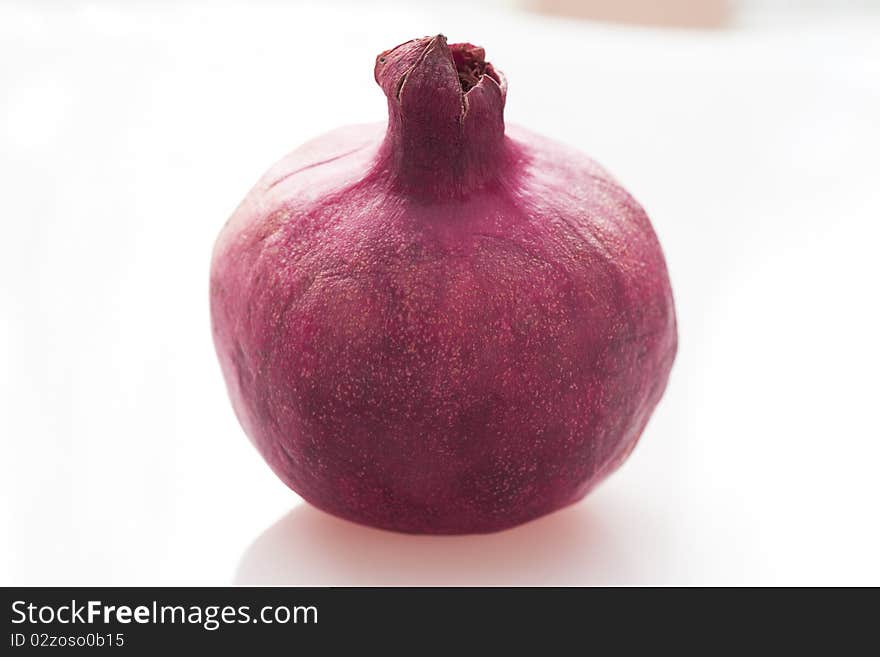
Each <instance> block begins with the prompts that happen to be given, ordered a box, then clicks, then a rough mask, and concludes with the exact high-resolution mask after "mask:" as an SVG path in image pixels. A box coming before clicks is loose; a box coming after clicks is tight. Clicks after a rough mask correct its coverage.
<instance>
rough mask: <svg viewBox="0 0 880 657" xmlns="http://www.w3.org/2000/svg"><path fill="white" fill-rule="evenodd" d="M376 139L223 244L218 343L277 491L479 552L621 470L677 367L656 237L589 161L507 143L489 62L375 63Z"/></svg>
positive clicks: (262, 190) (367, 129)
mask: <svg viewBox="0 0 880 657" xmlns="http://www.w3.org/2000/svg"><path fill="white" fill-rule="evenodd" d="M376 79H377V81H378V82H379V84H380V86H381V87H382V88H383V90H384V91H385V92H386V95H387V96H388V105H389V122H388V125H387V126H355V127H349V128H343V129H341V130H337V131H335V132H332V133H330V134H328V135H325V136H323V137H320V138H318V139H316V140H314V141H312V142H310V143H308V144H306V145H304V146H302V147H301V148H299V149H297V150H296V151H294V152H293V153H291V154H290V155H288V156H287V157H286V158H284V159H283V160H282V161H281V162H279V163H278V164H276V165H275V166H274V167H273V168H272V169H271V170H270V171H269V172H268V173H267V174H266V175H265V176H264V177H263V178H262V179H261V180H260V181H259V183H258V184H257V185H256V187H254V189H253V190H252V191H251V192H250V193H249V194H248V196H247V197H246V199H245V200H244V201H243V202H242V204H241V206H240V207H239V208H238V209H237V210H236V211H235V213H234V215H233V216H232V218H231V219H230V220H229V221H228V222H227V224H226V226H225V227H224V229H223V231H222V232H221V234H220V237H219V238H218V240H217V243H216V246H215V250H214V256H213V263H212V269H211V316H212V322H213V332H214V341H215V345H216V349H217V353H218V356H219V359H220V363H221V366H222V370H223V374H224V376H225V379H226V383H227V386H228V389H229V394H230V397H231V399H232V403H233V405H234V408H235V411H236V414H237V415H238V418H239V420H240V422H241V424H242V426H243V427H244V429H245V431H246V432H247V434H248V436H250V438H251V440H252V441H253V443H254V444H255V445H256V447H257V449H258V450H259V451H260V453H261V454H262V455H263V457H264V458H265V459H266V461H267V462H268V463H269V465H270V466H271V467H272V469H273V470H274V471H275V473H276V474H277V475H278V476H279V477H280V478H281V479H282V480H283V481H284V482H285V483H286V484H287V485H288V486H290V487H291V488H292V489H293V490H295V491H296V492H297V493H299V494H300V495H302V497H304V498H305V499H306V500H307V501H309V502H310V503H312V504H314V505H315V506H317V507H319V508H321V509H324V510H325V511H328V512H330V513H333V514H335V515H338V516H341V517H343V518H347V519H349V520H353V521H356V522H360V523H364V524H367V525H372V526H375V527H381V528H386V529H391V530H397V531H403V532H416V533H431V534H453V533H476V532H491V531H496V530H500V529H504V528H507V527H511V526H514V525H517V524H519V523H522V522H525V521H527V520H530V519H533V518H536V517H538V516H541V515H543V514H546V513H549V512H551V511H554V510H556V509H559V508H561V507H564V506H566V505H569V504H571V503H573V502H575V501H577V500H579V499H580V498H582V497H583V496H584V495H585V494H586V493H587V492H588V491H589V490H590V489H591V488H593V487H594V486H595V485H596V484H597V483H598V482H599V481H601V480H602V479H603V478H604V477H605V476H606V475H608V474H609V473H610V472H612V471H614V470H615V469H616V468H617V467H618V466H619V465H620V464H621V463H622V462H623V461H624V459H625V458H626V457H627V455H628V454H629V453H630V451H631V450H632V449H633V447H634V446H635V444H636V442H637V441H638V438H639V436H640V434H641V433H642V430H643V429H644V427H645V424H646V423H647V421H648V418H649V417H650V415H651V412H652V411H653V409H654V407H655V405H656V404H657V402H658V401H659V399H660V397H661V395H662V394H663V390H664V388H665V386H666V381H667V378H668V375H669V371H670V368H671V367H672V362H673V359H674V357H675V351H676V342H677V338H676V321H675V312H674V308H673V300H672V292H671V289H670V286H669V279H668V276H667V271H666V265H665V263H664V259H663V255H662V252H661V250H660V246H659V244H658V242H657V239H656V237H655V235H654V232H653V230H652V228H651V225H650V223H649V221H648V217H647V216H646V215H645V212H644V211H643V210H642V208H641V207H640V206H639V205H638V203H636V202H635V201H634V200H633V198H632V197H631V196H630V195H629V194H628V193H627V192H626V191H625V190H624V189H623V188H622V187H621V186H620V185H619V184H618V183H617V182H615V181H614V180H613V179H612V178H611V177H610V176H609V175H608V174H607V173H606V172H605V171H604V170H603V169H601V168H600V167H599V166H598V165H597V164H595V163H594V162H592V161H591V160H590V159H588V158H587V157H585V156H584V155H582V154H581V153H579V152H577V151H574V150H571V149H569V148H566V147H565V146H562V145H560V144H558V143H555V142H553V141H550V140H548V139H544V138H542V137H539V136H537V135H534V134H532V133H529V132H526V131H524V130H521V129H518V128H511V127H508V128H507V129H506V130H505V126H504V120H503V108H504V99H505V92H506V82H505V80H504V78H503V76H502V75H501V74H500V73H499V72H498V71H496V70H495V69H494V68H493V67H492V66H491V64H487V63H485V62H484V61H483V52H482V50H481V49H479V48H477V47H475V46H471V45H470V44H455V45H451V46H450V45H447V43H446V40H445V38H443V37H442V36H437V37H433V38H424V39H416V40H413V41H410V42H407V43H405V44H402V45H400V46H398V47H397V48H394V49H392V50H389V51H386V52H385V53H382V55H380V56H379V57H378V58H377V62H376Z"/></svg>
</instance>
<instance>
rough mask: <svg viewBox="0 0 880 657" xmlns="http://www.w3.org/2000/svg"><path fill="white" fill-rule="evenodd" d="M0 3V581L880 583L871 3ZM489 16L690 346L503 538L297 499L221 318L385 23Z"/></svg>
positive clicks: (456, 29)
mask: <svg viewBox="0 0 880 657" xmlns="http://www.w3.org/2000/svg"><path fill="white" fill-rule="evenodd" d="M445 5H446V7H445V8H444V9H442V10H435V9H429V6H428V5H416V6H409V7H408V8H407V7H406V5H385V4H371V5H369V6H367V5H366V4H365V3H360V4H357V3H352V4H350V5H346V4H338V3H327V2H324V3H319V4H317V5H300V4H296V3H287V4H283V5H272V4H266V5H262V4H255V3H249V6H246V5H245V4H236V3H224V4H222V5H219V4H218V5H211V4H188V5H180V4H176V3H167V4H166V3H143V4H136V3H128V4H123V3H120V4H119V5H114V4H110V3H98V4H86V3H64V4H61V3H58V4H54V3H28V4H25V3H14V2H13V3H11V4H10V3H5V4H4V5H3V6H2V7H0V190H2V193H0V221H2V230H0V435H2V454H0V584H162V583H168V584H227V583H230V582H233V581H235V582H265V583H295V584H593V583H596V584H739V583H750V584H774V583H787V584H869V583H870V584H875V585H876V584H880V559H878V558H877V555H878V554H880V527H878V515H880V514H878V502H880V475H878V473H880V431H878V428H877V408H878V392H880V390H878V387H880V386H878V378H877V372H878V368H880V351H878V340H880V322H878V319H880V317H878V292H877V283H878V280H880V275H878V264H877V250H878V242H880V228H878V226H880V191H878V190H880V38H878V35H880V19H878V16H877V14H858V15H827V16H806V17H800V18H798V19H797V20H796V21H795V22H791V21H790V20H773V21H765V20H741V21H740V23H739V24H738V25H737V26H736V27H735V28H734V29H729V30H714V31H705V32H700V31H675V30H655V29H644V28H641V29H636V28H625V27H621V26H612V25H602V24H593V23H588V22H567V21H563V20H558V19H547V18H542V17H540V16H538V15H536V14H532V13H527V12H514V11H510V10H506V9H504V8H502V7H490V8H489V9H486V10H485V11H480V10H477V9H475V8H474V7H473V6H467V5H460V4H458V3H455V2H450V3H445ZM439 31H442V32H443V33H445V34H446V35H448V36H449V38H450V40H452V41H458V40H470V41H475V42H478V43H480V44H482V45H484V46H486V48H487V50H488V56H489V58H490V59H491V60H492V61H493V62H495V63H496V65H497V66H498V67H499V68H501V69H502V70H503V71H505V72H506V74H507V77H508V80H509V83H510V94H509V97H508V111H507V117H508V120H509V121H511V122H517V123H521V124H524V125H527V126H528V127H531V128H532V129H535V130H537V131H540V132H544V133H546V134H549V135H551V136H554V137H557V138H559V139H562V140H565V141H568V142H570V143H572V144H574V145H576V146H579V147H581V148H582V149H583V150H584V151H586V152H588V153H590V154H591V155H592V156H594V157H595V158H596V159H598V160H599V161H600V162H602V163H603V164H604V165H606V166H607V167H608V168H609V169H610V170H611V171H612V172H613V173H614V174H615V175H616V176H617V177H618V178H619V179H620V180H621V181H622V182H623V183H624V184H625V185H626V186H627V187H628V188H629V189H630V190H631V191H632V192H633V193H634V194H635V196H636V197H637V198H638V199H639V200H640V201H641V202H642V204H643V205H644V206H645V207H646V209H647V210H648V213H649V214H650V216H651V217H652V219H653V221H654V225H655V227H656V229H657V232H658V234H659V236H660V238H661V241H662V243H663V246H664V248H665V251H666V254H667V259H668V262H669V267H670V271H671V276H672V281H673V287H674V290H675V293H676V300H677V307H678V314H679V322H680V352H679V356H678V360H677V362H676V365H675V368H674V370H673V373H672V378H671V382H670V386H669V389H668V391H667V393H666V396H665V398H664V400H663V401H662V402H661V404H660V406H659V408H658V410H657V412H656V414H655V416H654V418H653V419H652V421H651V423H650V424H649V426H648V429H647V431H646V433H645V435H644V437H643V440H642V443H641V444H640V446H639V447H638V449H637V450H636V451H635V453H634V454H633V456H632V457H631V459H630V460H629V461H628V463H627V464H626V465H625V466H624V467H623V468H622V469H621V470H620V471H619V472H618V473H617V474H616V475H614V476H613V477H612V478H611V479H609V480H608V481H607V482H606V483H605V484H604V485H603V486H601V487H600V489H599V490H597V491H596V492H595V493H594V494H592V495H591V496H590V497H589V498H587V500H585V501H584V502H583V503H581V504H579V505H577V506H575V507H572V508H570V509H568V510H565V511H563V512H560V513H557V514H554V515H552V516H550V517H547V518H544V519H541V520H538V521H535V522H533V523H530V524H528V525H526V526H523V527H521V528H518V529H515V530H512V531H508V532H504V533H501V534H495V535H490V536H476V537H452V538H449V537H446V538H437V537H413V536H403V535H396V534H391V533H386V532H380V531H375V530H371V529H366V528H362V527H359V526H356V525H352V524H349V523H346V522H343V521H340V520H336V519H334V518H331V517H329V516H326V515H324V514H322V513H320V512H318V511H315V510H313V509H311V508H309V507H307V506H305V505H303V504H302V503H301V501H300V500H299V498H298V497H296V495H294V494H293V493H292V492H291V491H289V490H288V489H287V488H286V487H285V486H284V485H282V484H281V483H280V482H279V481H278V480H277V479H276V478H275V476H274V475H273V474H272V473H271V472H270V471H269V469H268V468H267V467H266V466H265V465H264V464H263V462H262V461H261V459H260V457H259V456H258V455H257V453H256V452H255V450H254V449H253V448H252V447H251V445H250V443H249V442H248V440H247V439H246V438H245V436H244V434H243V433H242V431H241V429H240V428H239V426H238V424H237V422H236V420H235V418H234V415H233V413H232V410H231V408H230V405H229V403H228V401H227V398H226V393H225V389H224V386H223V383H222V380H221V376H220V371H219V367H218V365H217V363H216V360H215V356H214V353H213V346H212V344H211V335H210V329H209V322H208V306H207V301H208V295H207V285H208V281H207V277H208V264H209V258H210V253H211V247H212V242H213V239H214V237H215V235H216V234H217V232H218V231H219V229H220V227H221V225H222V224H223V222H224V221H225V219H226V218H227V216H228V215H229V214H230V213H231V211H232V210H233V209H234V208H235V206H236V205H237V203H238V201H239V200H240V199H241V198H242V197H243V196H244V194H245V193H246V191H247V190H248V189H249V187H250V186H251V185H252V184H253V182H255V180H256V179H257V178H258V177H259V175H260V174H261V173H262V172H263V171H264V170H265V169H266V168H267V167H268V166H269V165H270V164H271V163H273V162H274V161H275V160H277V159H278V158H280V157H281V156H282V155H283V154H284V153H286V152H287V151H289V150H291V149H292V148H293V147H295V146H296V145H297V144H298V143H300V142H302V141H303V140H305V139H307V138H310V137H312V136H314V135H316V134H319V133H321V132H323V131H325V130H328V129H331V128H333V127H335V126H337V125H342V124H345V123H358V122H364V121H372V120H383V118H384V112H385V106H384V97H383V96H382V93H381V91H380V90H379V89H378V87H376V86H375V83H374V82H373V79H372V66H373V58H374V56H375V54H376V53H377V52H379V51H381V50H383V49H385V48H388V47H390V46H393V45H396V44H397V43H399V42H401V41H404V40H406V39H408V38H411V37H414V36H421V35H424V34H430V33H436V32H439Z"/></svg>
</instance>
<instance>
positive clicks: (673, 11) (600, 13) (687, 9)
mask: <svg viewBox="0 0 880 657" xmlns="http://www.w3.org/2000/svg"><path fill="white" fill-rule="evenodd" d="M525 5H526V7H528V8H529V9H531V10H533V11H537V12H540V13H543V14H550V15H554V16H567V17H571V18H581V19H588V20H597V21H606V22H610V23H630V24H635V25H652V26H659V27H682V28H697V29H700V28H721V27H725V26H726V25H727V24H728V23H729V21H730V16H731V6H730V5H731V3H730V1H729V0H525Z"/></svg>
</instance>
